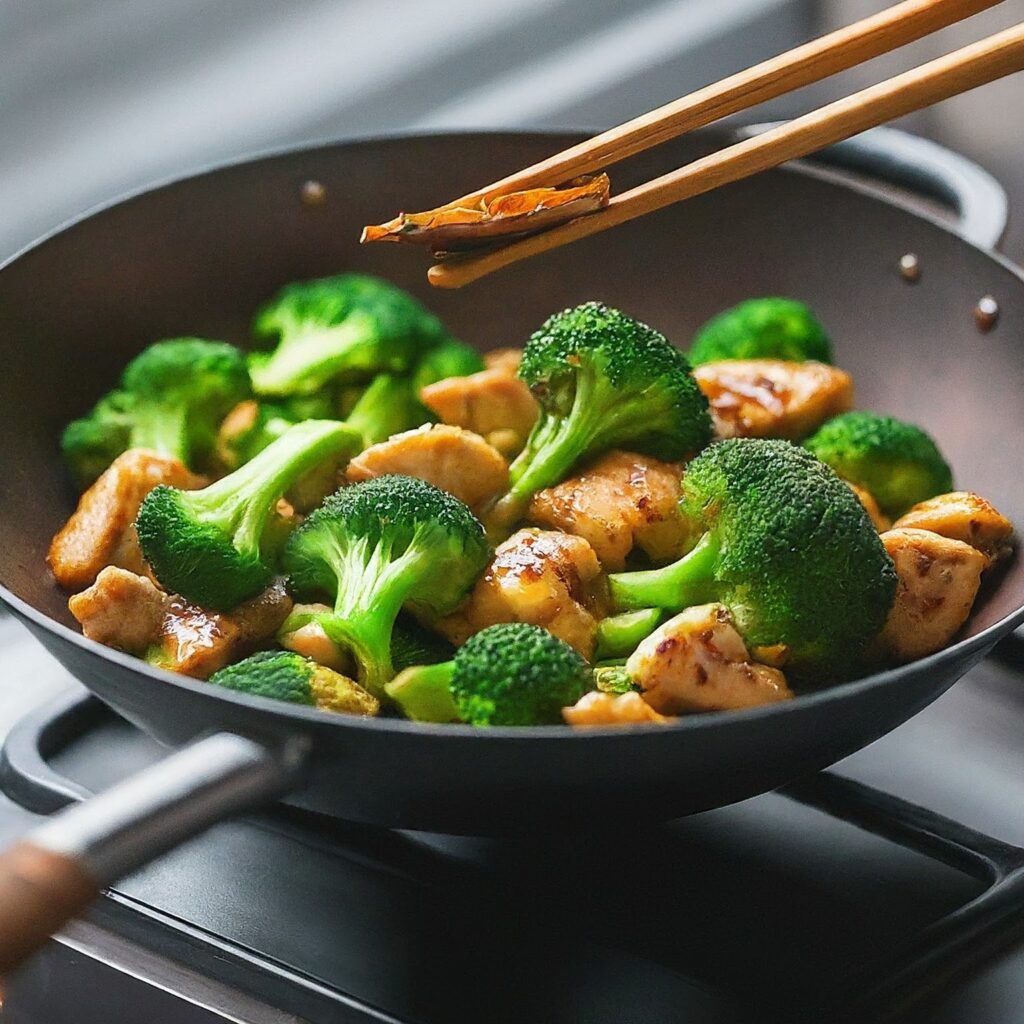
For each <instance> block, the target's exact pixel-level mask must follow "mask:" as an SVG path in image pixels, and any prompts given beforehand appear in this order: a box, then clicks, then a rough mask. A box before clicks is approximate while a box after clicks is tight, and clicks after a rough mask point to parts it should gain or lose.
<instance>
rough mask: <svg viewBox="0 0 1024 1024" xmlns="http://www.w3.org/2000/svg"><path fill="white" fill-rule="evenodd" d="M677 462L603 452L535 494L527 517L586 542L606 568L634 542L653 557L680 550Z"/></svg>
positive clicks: (682, 530)
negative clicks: (593, 461)
mask: <svg viewBox="0 0 1024 1024" xmlns="http://www.w3.org/2000/svg"><path fill="white" fill-rule="evenodd" d="M681 477H682V467H681V466H679V465H677V464H673V463H668V462H659V461H658V460H657V459H653V458H650V457H648V456H646V455H636V454H634V453H632V452H619V451H614V452H609V453H608V454H607V455H604V456H602V457H601V458H600V459H598V461H597V462H595V463H593V464H591V465H590V466H589V467H588V468H587V469H585V470H584V471H583V472H582V473H580V474H579V475H578V476H575V477H572V478H571V479H569V480H565V481H563V482H562V483H560V484H558V485H557V486H555V487H548V488H546V489H545V490H543V491H541V492H540V493H538V494H537V495H536V496H535V497H534V499H533V501H532V502H531V503H530V510H529V514H528V517H527V518H528V519H529V520H530V521H531V522H533V523H536V524H537V525H538V526H549V527H552V528H553V529H556V530H564V531H565V532H566V533H574V534H576V535H577V536H578V537H583V538H585V539H586V540H588V541H589V542H590V546H591V547H592V548H593V549H594V551H595V552H596V553H597V557H598V558H599V559H600V561H601V565H603V566H604V568H605V569H606V570H608V571H609V572H618V571H619V570H621V569H623V568H625V565H626V556H627V555H628V554H629V553H630V551H632V550H633V548H634V547H639V548H640V549H641V550H643V551H644V552H646V553H647V555H648V556H649V557H650V558H652V559H653V560H654V561H664V560H668V559H671V558H676V557H678V556H679V555H681V554H682V553H683V550H684V548H685V546H686V541H687V529H686V526H685V524H684V522H683V519H682V516H680V514H679V481H680V478H681Z"/></svg>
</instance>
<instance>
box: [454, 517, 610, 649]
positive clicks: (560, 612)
mask: <svg viewBox="0 0 1024 1024" xmlns="http://www.w3.org/2000/svg"><path fill="white" fill-rule="evenodd" d="M600 584H601V565H600V563H599V562H598V560H597V556H596V555H595V554H594V549H593V548H592V547H591V546H590V545H589V544H588V543H587V541H585V540H584V539H583V538H582V537H574V536H572V535H571V534H568V533H555V532H549V531H543V530H520V531H519V532H518V533H515V534H513V535H512V536H511V537H509V539H508V540H507V541H505V542H504V543H503V544H500V545H499V546H498V548H497V550H496V551H495V552H494V559H493V561H492V562H491V564H490V565H489V566H488V568H487V569H486V571H485V572H484V574H483V576H481V577H480V579H479V580H477V583H476V586H475V587H474V588H473V590H472V592H471V593H470V595H469V598H468V599H467V600H466V603H465V604H464V605H463V606H462V607H461V608H460V609H459V610H458V611H457V612H455V613H454V614H452V615H449V616H447V617H446V618H444V619H442V620H441V621H440V622H439V623H438V624H437V627H438V629H439V630H440V631H441V632H442V633H443V634H444V635H445V636H447V637H448V639H449V640H451V641H452V642H453V643H455V644H462V643H465V642H466V640H468V639H469V637H471V636H472V635H473V634H474V633H478V632H479V631H480V630H481V629H484V628H485V627H487V626H493V625H494V624H495V623H496V622H529V623H531V624H532V625H535V626H543V627H544V629H546V630H548V632H550V633H554V635H555V636H557V637H560V638H561V639H562V640H564V641H565V642H566V643H567V644H569V645H570V646H572V647H575V648H576V650H577V651H579V652H580V654H582V655H583V657H584V658H586V659H588V660H589V659H590V658H591V656H592V655H593V653H594V644H595V642H596V638H597V615H598V613H599V611H600V608H599V605H600V593H599V588H600Z"/></svg>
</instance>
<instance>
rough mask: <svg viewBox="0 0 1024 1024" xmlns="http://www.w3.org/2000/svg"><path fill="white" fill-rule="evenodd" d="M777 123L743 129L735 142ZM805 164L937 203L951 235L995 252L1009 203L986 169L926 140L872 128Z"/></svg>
mask: <svg viewBox="0 0 1024 1024" xmlns="http://www.w3.org/2000/svg"><path fill="white" fill-rule="evenodd" d="M781 123H783V122H780V121H775V122H771V123H765V124H752V125H746V126H744V127H742V128H740V129H738V134H739V136H740V137H741V138H749V137H751V136H754V135H759V134H760V133H761V132H764V131H767V130H768V129H769V128H774V127H776V126H777V125H778V124H781ZM808 159H809V161H810V162H811V163H815V164H821V165H823V166H825V167H835V168H837V169H839V170H844V171H856V172H857V173H859V174H866V175H869V176H870V177H872V178H878V179H880V180H881V181H884V182H889V183H891V184H893V185H900V186H902V187H904V188H907V189H910V190H911V191H912V192H916V193H918V194H919V195H922V196H926V197H927V198H929V199H934V200H937V201H938V202H940V203H942V204H943V206H948V207H949V208H950V209H952V210H953V212H954V213H955V214H956V217H957V223H956V231H957V233H958V234H959V235H961V237H963V238H965V239H966V240H967V241H968V242H971V243H973V244H974V245H977V246H979V247H980V248H982V249H995V248H996V247H997V246H998V245H999V243H1000V241H1002V238H1003V235H1004V234H1005V232H1006V225H1007V222H1008V220H1009V209H1010V207H1009V200H1008V199H1007V197H1006V191H1005V189H1004V188H1003V186H1002V185H1000V184H999V182H998V181H997V180H996V179H995V178H994V177H992V175H991V174H989V172H988V171H986V170H984V169H983V168H981V167H979V166H978V165H977V164H976V163H975V162H974V161H973V160H968V159H967V157H965V156H962V155H961V154H960V153H956V152H954V151H953V150H951V149H947V148H946V147H945V146H940V145H939V144H938V143H937V142H932V141H931V140H930V139H922V138H921V137H920V136H918V135H911V134H910V133H908V132H904V131H900V130H899V129H898V128H885V127H882V128H872V129H871V130H870V131H866V132H864V133H863V134H861V135H855V136H854V137H853V138H852V139H847V140H846V141H845V142H840V143H837V144H836V145H834V146H829V147H828V148H827V149H823V150H821V151H820V152H818V153H815V154H814V155H813V156H811V157H809V158H808Z"/></svg>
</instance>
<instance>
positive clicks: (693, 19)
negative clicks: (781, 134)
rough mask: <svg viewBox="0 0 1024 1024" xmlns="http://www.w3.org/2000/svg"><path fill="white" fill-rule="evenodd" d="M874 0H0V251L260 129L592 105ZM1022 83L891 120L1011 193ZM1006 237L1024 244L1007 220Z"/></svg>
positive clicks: (592, 115) (358, 125) (529, 121)
mask: <svg viewBox="0 0 1024 1024" xmlns="http://www.w3.org/2000/svg"><path fill="white" fill-rule="evenodd" d="M884 6H886V4H885V3H882V2H879V0H517V2H516V3H515V4H508V3H497V2H492V0H427V2H425V0H259V2H253V0H217V2H214V3H210V2H209V0H177V2H174V3H167V2H166V0H5V2H3V3H0V138H2V139H3V145H2V147H0V257H3V256H7V255H9V254H10V253H12V252H14V251H16V250H17V249H18V248H20V247H21V246H23V245H25V244H27V243H28V242H30V241H31V240H32V239H33V238H35V237H37V236H39V235H40V234H42V233H44V232H46V231H48V230H49V229H51V228H52V227H54V226H55V225H57V224H59V223H61V222H62V221H64V220H66V219H67V218H69V217H72V216H75V215H76V214H78V213H80V212H81V211H83V210H86V209H88V208H89V207H91V206H94V205H96V204H98V203H103V202H106V201H108V200H109V199H111V198H113V197H115V196H117V195H119V194H120V193H123V192H125V191H128V190H134V189H137V188H139V187H141V186H143V185H146V184H148V183H151V182H154V181H158V180H160V179H163V178H167V177H169V176H178V175H181V174H185V173H188V172H190V171H192V170H195V169H197V168H201V167H203V166H205V165H208V164H211V163H215V162H218V161H223V160H234V159H238V158H240V157H243V156H246V155H248V154H252V153H256V152H259V151H261V150H267V149H274V148H278V147H282V146H292V145H296V144H299V143H305V142H309V141H315V140H324V139H336V138H343V137H348V136H358V135H376V134H381V133H386V132H393V131H409V130H430V129H437V128H447V129H450V128H479V127H509V126H532V127H538V126H541V127H542V126H556V127H583V128H598V127H607V126H609V125H611V124H614V123H616V122H619V121H621V120H624V119H626V118H628V117H630V116H632V115H634V114H637V113H640V112H642V111H644V110H647V109H649V108H651V107H653V106H655V105H657V104H660V103H663V102H665V101H667V100H669V99H672V98H674V97H676V96H679V95H681V94H683V93H685V92H687V91H688V90H691V89H693V88H695V87H697V86H700V85H702V84H705V83H707V82H710V81H713V80H714V79H716V78H719V77H721V76H723V75H724V74H726V73H728V72H732V71H735V70H739V69H740V68H742V67H745V66H747V65H749V64H751V63H753V62H755V61H758V60H760V59H762V58H764V57H767V56H770V55H772V54H775V53H777V52H779V51H781V50H784V49H786V48H788V47H790V46H792V45H794V44H795V43H797V42H800V41H803V40H805V39H807V38H810V37H811V36H813V35H817V34H820V33H821V32H823V31H826V30H828V29H830V28H834V27H836V26H838V25H841V24H844V23H847V22H850V21H852V20H855V19H856V18H858V17H862V16H864V15H865V14H868V13H870V12H872V11H875V10H878V9H880V8H882V7H884ZM1022 18H1024V0H1009V2H1006V3H1004V4H1003V5H1001V6H1000V7H999V8H998V9H996V10H994V11H990V12H988V13H986V14H984V15H980V16H978V17H975V18H973V19H971V20H970V21H969V22H967V23H966V24H964V25H962V26H957V27H956V28H953V29H950V30H947V31H945V32H943V33H940V34H938V35H936V36H934V37H932V38H930V39H928V40H925V41H923V42H921V43H918V44H916V45H915V46H912V47H909V48H907V49H906V50H905V51H903V52H901V53H900V54H898V55H893V56H891V57H886V58H882V59H880V60H877V61H874V62H873V63H871V64H869V65H866V66H864V67H862V68H859V69H857V70H855V71H853V72H850V73H847V74H845V75H842V76H838V77H837V78H835V79H833V80H831V81H829V82H827V83H824V84H822V85H821V86H817V87H813V88H812V89H811V90H805V91H804V92H803V93H802V94H795V95H794V96H792V97H787V98H786V99H785V100H782V101H779V102H777V103H774V104H772V105H770V107H769V108H768V109H766V110H762V111H758V112H756V114H755V115H754V116H755V118H778V117H786V116H791V115H793V114H796V113H799V112H801V111H802V110H805V109H808V108H809V107H810V106H812V105H815V104H817V103H819V102H822V101H824V100H826V99H828V98H831V97H834V96H837V95H841V94H843V93H845V92H848V91H850V90H852V89H855V88H857V87H860V86H862V85H865V84H868V83H869V82H871V81H877V80H878V79H880V78H882V77H885V76H886V75H887V74H891V73H893V72H894V71H896V70H899V69H901V68H904V67H908V66H911V65H912V64H916V63H920V62H922V61H924V60H927V59H929V58H930V57H932V56H935V55H937V54H938V53H941V52H944V51H947V50H949V49H952V48H954V47H956V46H958V45H962V44H963V43H965V42H967V41H970V40H972V39H976V38H979V37H981V36H982V35H984V34H987V33H989V32H992V31H994V30H996V29H997V28H1001V27H1004V26H1006V25H1009V24H1011V23H1013V22H1016V21H1019V20H1021V19H1022ZM1022 101H1024V85H1022V83H1021V79H1020V77H1019V76H1018V77H1016V78H1013V79H1010V80H1006V81H1003V82H1000V83H996V84H995V85H990V86H987V87H985V88H984V89H981V90H979V91H977V92H975V93H972V94H969V95H966V96H963V97H960V98H957V99H955V100H952V101H949V102H947V103H945V104H944V105H942V106H941V107H938V108H935V109H933V110H930V111H927V112H924V113H922V114H920V115H917V116H915V117H914V118H912V119H910V120H909V121H908V123H907V127H910V128H911V129H912V130H914V131H917V132H920V133H922V134H924V135H928V136H930V137H932V138H935V139H937V140H939V141H942V142H944V143H946V144H948V145H951V146H954V147H956V148H958V149H960V150H962V151H964V152H965V153H967V154H968V155H970V156H972V157H973V158H975V159H976V160H978V161H979V162H980V163H981V164H982V165H983V166H985V167H986V168H988V169H989V170H990V171H992V172H993V173H994V174H996V176H997V177H999V178H1000V179H1001V180H1002V181H1003V182H1004V184H1005V185H1006V186H1007V188H1008V190H1009V191H1010V197H1011V201H1012V202H1014V203H1016V202H1017V201H1019V200H1021V199H1024V161H1022V160H1021V159H1020V154H1021V135H1022V132H1021V129H1022V128H1024V102H1022ZM745 116H746V115H745ZM747 119H748V120H749V119H750V117H749V116H747ZM509 169H510V170H512V168H509ZM467 184H471V183H467ZM444 198H445V197H442V196H439V197H438V199H439V200H440V199H444ZM1007 251H1009V252H1010V253H1011V254H1012V255H1014V256H1016V257H1017V258H1018V259H1024V225H1021V224H1019V223H1014V225H1013V226H1012V228H1011V234H1010V236H1009V238H1008V240H1007Z"/></svg>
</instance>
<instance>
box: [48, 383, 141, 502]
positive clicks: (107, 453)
mask: <svg viewBox="0 0 1024 1024" xmlns="http://www.w3.org/2000/svg"><path fill="white" fill-rule="evenodd" d="M132 401H133V400H132V397H131V395H129V394H128V393H127V392H125V391H111V392H110V393H109V394H107V395H104V396H103V398H101V399H100V400H99V401H98V402H97V403H96V405H95V406H94V407H93V410H92V412H90V413H89V415H88V416H83V417H82V418H81V419H77V420H72V421H71V422H70V423H69V424H68V425H67V426H66V427H65V428H64V433H63V434H62V435H61V439H60V447H61V453H62V454H63V456H64V462H65V464H66V465H67V467H68V470H69V471H70V473H71V476H72V478H73V479H74V481H75V483H76V484H77V485H78V487H79V488H80V489H81V490H83V491H84V490H85V489H86V488H87V487H88V486H89V485H90V484H91V483H93V481H94V480H96V478H97V477H98V476H99V475H100V474H101V473H102V472H103V471H104V470H105V469H106V468H107V467H108V466H109V465H110V464H111V463H112V462H113V461H114V459H116V458H117V457H118V455H120V454H121V453H122V452H123V451H125V450H127V448H128V447H129V445H130V443H131V432H132V424H131V407H132Z"/></svg>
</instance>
